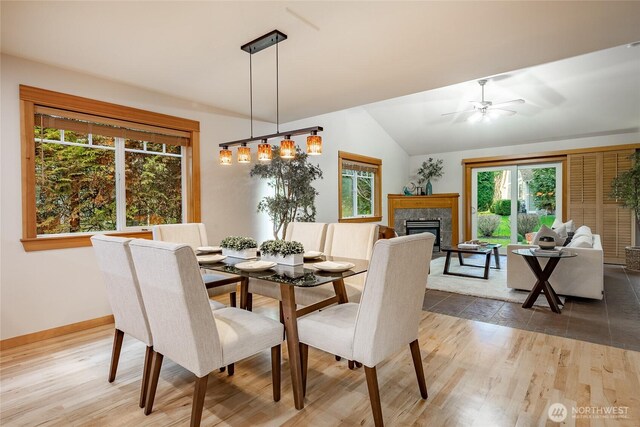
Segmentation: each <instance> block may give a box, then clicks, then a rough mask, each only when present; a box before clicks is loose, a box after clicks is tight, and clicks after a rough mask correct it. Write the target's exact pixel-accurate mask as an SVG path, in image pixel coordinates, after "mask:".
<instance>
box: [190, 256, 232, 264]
mask: <svg viewBox="0 0 640 427" xmlns="http://www.w3.org/2000/svg"><path fill="white" fill-rule="evenodd" d="M196 258H198V262H199V263H202V264H213V263H216V262H220V261H222V260H223V259H225V258H226V256H225V255H198V256H196Z"/></svg>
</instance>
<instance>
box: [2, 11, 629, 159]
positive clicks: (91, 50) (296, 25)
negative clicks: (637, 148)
mask: <svg viewBox="0 0 640 427" xmlns="http://www.w3.org/2000/svg"><path fill="white" fill-rule="evenodd" d="M1 13H2V27H1V34H2V52H3V53H7V54H10V55H15V56H20V57H24V58H27V59H32V60H35V61H39V62H42V63H46V64H52V65H56V66H60V67H64V68H68V69H72V70H77V71H81V72H84V73H88V74H92V75H96V76H100V77H104V78H107V79H110V80H115V81H119V82H124V83H128V84H131V85H135V86H139V87H143V88H147V89H150V90H153V91H157V92H161V93H165V94H169V95H173V96H177V97H180V98H185V99H188V100H191V101H193V102H196V103H201V104H206V105H209V106H212V107H215V108H218V109H220V110H222V111H227V112H230V113H233V114H241V115H248V112H249V88H248V87H249V55H248V54H247V53H245V52H243V51H241V50H240V45H242V44H243V43H245V42H247V41H250V40H252V39H254V38H255V37H258V36H260V35H262V34H265V33H267V32H269V31H270V30H273V29H279V30H280V31H283V32H284V33H286V34H287V35H288V36H289V39H288V40H286V41H285V42H283V43H281V44H280V46H279V47H280V49H279V54H280V121H281V122H287V121H291V120H295V119H300V118H304V117H311V116H315V115H319V114H323V113H327V112H331V111H336V110H340V109H344V108H349V107H353V106H359V105H364V104H369V103H375V102H378V101H382V100H388V99H392V98H396V97H399V96H403V95H410V94H416V93H418V95H414V97H416V98H412V99H413V101H407V102H414V101H419V100H420V98H421V97H422V98H424V99H425V100H427V101H428V102H429V103H431V104H433V105H431V106H432V107H433V108H434V109H433V113H434V114H428V115H426V116H422V115H419V114H417V113H416V112H415V111H414V112H413V113H411V115H412V117H414V116H415V117H414V118H415V119H416V121H415V122H411V123H407V124H408V127H413V128H414V129H412V130H411V131H409V130H406V129H405V130H403V129H399V127H398V126H397V124H390V123H389V120H388V118H387V119H385V117H386V116H387V111H388V110H386V109H385V108H386V107H381V106H370V107H367V109H368V110H369V111H370V112H371V114H372V115H374V117H376V119H377V120H379V121H380V122H381V124H382V125H383V126H384V127H385V128H386V129H387V130H388V131H389V132H390V134H391V135H392V136H393V137H394V138H398V142H400V143H401V144H402V145H403V146H405V148H406V149H407V151H408V152H410V153H418V152H425V150H427V149H428V147H423V146H420V141H424V140H425V138H423V137H419V134H420V135H423V130H424V126H430V125H431V124H433V125H435V126H438V125H439V124H441V120H442V119H441V118H440V117H439V116H438V114H437V113H441V112H446V111H453V110H455V109H456V108H459V107H460V106H461V105H462V104H461V103H462V102H464V101H466V100H467V99H476V98H477V97H478V96H479V91H478V90H477V87H475V83H473V82H471V83H466V84H464V85H461V86H459V87H456V86H454V87H453V89H452V88H449V89H447V88H445V89H443V90H445V92H442V93H441V95H442V96H443V97H444V99H438V100H436V99H434V98H432V97H431V96H432V95H433V94H432V95H425V94H419V93H420V92H424V91H428V90H431V89H436V88H443V87H445V86H449V85H453V84H457V83H460V82H468V81H471V80H474V79H477V78H479V77H483V76H490V75H497V74H502V73H505V72H509V71H511V70H521V69H524V68H527V67H531V66H534V65H538V64H543V63H548V62H552V61H556V60H560V59H565V58H569V57H573V56H576V55H582V54H585V53H589V52H594V51H597V50H601V49H606V48H610V47H613V46H619V45H623V44H625V43H629V42H633V41H636V40H640V2H609V1H605V2H580V3H577V2H560V1H558V2H476V1H474V2H399V1H393V2H326V1H318V2H296V1H292V2H244V1H236V2H181V1H175V2H161V1H154V2H148V1H141V2H74V1H69V2H56V1H48V2H30V1H29V2H24V1H19V2H11V1H2V3H1ZM636 50H640V49H636ZM253 59H254V61H253V66H254V112H255V115H256V117H258V118H261V119H264V120H268V121H275V117H276V114H275V57H274V50H273V49H269V50H265V51H263V52H260V53H258V54H256V55H254V56H253ZM560 72H562V70H560ZM527 73H528V72H526V71H524V72H522V73H514V74H513V75H512V74H509V76H508V77H505V78H503V79H502V80H499V81H495V82H490V83H489V84H488V86H487V96H488V97H491V98H492V99H495V100H496V101H499V100H500V99H502V98H503V97H523V98H529V99H530V100H531V102H530V103H529V102H528V103H527V104H526V105H524V106H522V114H521V115H520V116H519V117H512V118H510V119H515V120H516V121H519V119H522V118H525V117H534V116H536V115H538V116H540V117H542V116H543V115H544V114H546V112H543V111H541V110H544V109H546V108H547V107H553V108H559V107H560V106H561V105H562V104H563V103H564V105H565V106H567V107H570V106H571V105H574V104H573V103H572V102H573V101H572V100H562V99H560V98H566V96H567V95H566V94H565V93H564V92H563V91H564V86H563V85H564V83H562V82H561V83H557V82H550V81H548V77H549V76H547V75H546V74H544V73H542V72H540V73H529V74H527ZM588 74H589V71H588V70H586V71H585V72H584V73H583V75H582V78H583V79H586V80H585V82H584V83H585V84H584V85H582V84H581V83H580V82H578V81H577V82H575V83H571V85H574V86H575V87H577V88H579V89H580V93H581V94H582V95H584V96H583V97H582V98H580V99H579V100H576V102H582V101H585V102H587V103H590V104H593V103H594V102H593V100H594V98H593V95H589V94H594V93H596V94H597V92H598V91H597V89H594V88H593V87H590V86H589V85H588V84H587V83H588V82H589V81H590V80H589V75H588ZM607 75H608V76H609V75H610V76H612V77H615V76H616V74H615V71H613V70H612V71H611V72H610V73H609V74H607ZM526 76H529V77H530V78H531V79H537V80H531V81H534V84H533V85H530V87H525V86H526V85H527V84H528V83H526V79H525V77H526ZM564 77H565V78H567V79H568V78H569V77H570V76H569V75H566V76H564ZM561 78H562V77H561ZM531 81H529V83H530V82H531ZM583 87H584V89H582V88H583ZM582 91H583V92H582ZM554 93H555V94H554ZM572 93H573V92H572ZM619 93H620V90H618V89H616V91H615V93H614V95H616V94H619ZM436 94H440V92H436ZM623 95H624V94H623ZM433 96H435V95H433ZM509 99H511V98H509ZM609 99H613V97H611V98H607V100H600V98H598V103H599V104H598V105H602V108H597V110H598V111H600V112H606V111H609V110H608V108H609V107H610V105H609ZM393 102H396V103H397V104H398V107H400V108H406V105H404V106H403V105H402V104H403V102H404V101H402V102H401V101H393ZM602 102H604V103H602ZM436 104H437V105H436ZM611 104H613V102H611ZM389 105H392V104H389ZM593 108H594V109H596V107H593ZM567 114H569V112H568V113H567ZM391 116H392V115H391V114H389V117H391ZM569 116H570V114H569ZM585 117H586V116H585ZM588 117H592V116H588ZM598 117H604V115H603V116H598ZM569 119H570V120H569V122H571V123H574V122H576V121H577V120H578V119H576V118H572V117H569ZM454 120H455V119H454ZM405 122H406V120H404V121H402V123H405ZM443 123H446V122H443ZM513 123H516V122H513ZM449 124H450V125H451V123H449ZM587 124H591V121H589V123H587ZM456 125H457V124H456ZM627 125H628V124H625V123H616V124H615V126H614V127H621V126H627ZM522 126H525V125H522ZM526 126H529V127H530V128H533V129H534V130H535V131H536V132H538V131H539V129H538V125H537V124H536V123H535V122H533V123H531V124H528V125H526ZM587 128H588V129H585V130H584V132H585V133H589V132H591V128H590V127H588V126H587ZM536 132H534V133H532V134H531V135H530V136H528V139H535V138H536V137H537V135H538V134H537V133H536ZM567 132H570V133H574V134H576V133H579V132H581V131H579V130H576V129H573V130H567ZM565 133H566V132H565ZM442 135H443V133H438V134H434V138H433V139H434V140H440V138H441V136H442ZM242 136H243V135H240V136H239V137H242ZM540 137H541V138H542V137H546V135H540ZM460 138H461V139H462V136H460ZM465 138H468V135H467V136H466V137H465ZM469 140H470V139H469ZM469 140H467V142H464V143H460V146H461V147H463V146H465V145H464V144H467V145H468V144H469ZM480 140H482V138H480Z"/></svg>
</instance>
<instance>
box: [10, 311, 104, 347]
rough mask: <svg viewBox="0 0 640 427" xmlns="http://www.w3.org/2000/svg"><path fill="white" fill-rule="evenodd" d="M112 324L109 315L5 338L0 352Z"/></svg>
mask: <svg viewBox="0 0 640 427" xmlns="http://www.w3.org/2000/svg"><path fill="white" fill-rule="evenodd" d="M113 322H114V320H113V315H112V314H110V315H108V316H103V317H98V318H95V319H89V320H84V321H82V322H77V323H72V324H70V325H64V326H58V327H57V328H51V329H46V330H44V331H39V332H33V333H31V334H26V335H20V336H18V337H13V338H7V339H6V340H2V341H0V350H7V349H10V348H14V347H18V346H21V345H26V344H31V343H34V342H38V341H42V340H46V339H49V338H55V337H59V336H62V335H67V334H71V333H73V332H79V331H85V330H87V329H91V328H95V327H97V326H103V325H108V324H111V323H113Z"/></svg>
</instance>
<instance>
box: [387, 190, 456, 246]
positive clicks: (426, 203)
mask: <svg viewBox="0 0 640 427" xmlns="http://www.w3.org/2000/svg"><path fill="white" fill-rule="evenodd" d="M459 198H460V194H458V193H442V194H433V195H431V196H405V195H403V194H388V195H387V208H388V216H387V218H388V221H389V222H388V225H389V227H395V226H396V224H395V222H396V221H395V211H396V209H451V233H452V236H451V240H452V242H453V243H458V242H459V241H460V240H459V234H460V229H459V228H458V199H459ZM396 231H398V230H397V229H396Z"/></svg>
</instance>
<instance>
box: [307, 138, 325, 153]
mask: <svg viewBox="0 0 640 427" xmlns="http://www.w3.org/2000/svg"><path fill="white" fill-rule="evenodd" d="M307 154H308V155H310V156H319V155H320V154H322V137H321V136H320V135H316V133H315V132H314V133H313V135H309V136H308V137H307Z"/></svg>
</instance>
